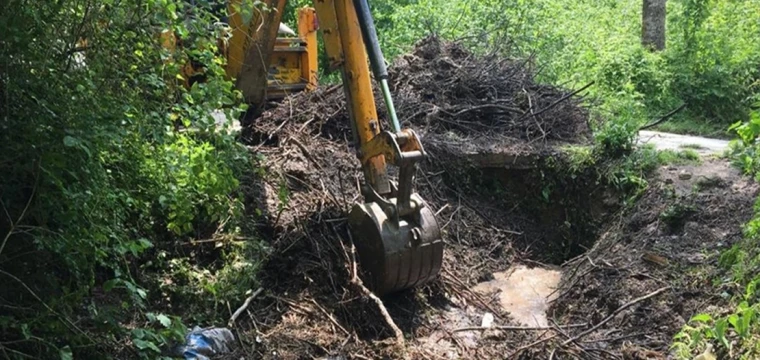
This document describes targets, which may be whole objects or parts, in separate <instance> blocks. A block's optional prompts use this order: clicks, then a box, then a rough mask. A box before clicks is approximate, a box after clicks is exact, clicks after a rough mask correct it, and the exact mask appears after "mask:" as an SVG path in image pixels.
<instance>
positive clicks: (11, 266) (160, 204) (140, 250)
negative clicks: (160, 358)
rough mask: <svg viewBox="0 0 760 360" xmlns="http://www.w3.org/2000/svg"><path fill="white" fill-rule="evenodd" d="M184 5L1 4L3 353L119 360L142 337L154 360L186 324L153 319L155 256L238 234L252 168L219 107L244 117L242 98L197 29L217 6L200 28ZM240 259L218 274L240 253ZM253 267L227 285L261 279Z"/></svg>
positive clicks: (209, 34)
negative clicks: (245, 180)
mask: <svg viewBox="0 0 760 360" xmlns="http://www.w3.org/2000/svg"><path fill="white" fill-rule="evenodd" d="M182 6H184V2H182V1H174V0H148V1H131V0H126V1H121V2H119V3H118V4H114V2H113V1H110V0H98V1H90V2H86V3H83V2H78V1H65V0H64V1H57V2H44V1H43V2H32V3H29V2H23V3H22V2H19V1H16V0H11V1H10V3H6V4H4V5H3V6H2V7H3V9H4V10H3V11H2V12H0V26H2V28H3V29H4V30H3V31H4V34H3V36H2V39H0V57H2V58H3V59H5V61H4V62H3V65H0V84H1V85H2V86H0V98H2V99H3V101H2V105H1V106H0V119H2V122H0V128H1V129H2V130H0V150H1V151H2V153H3V154H5V157H4V159H2V160H0V167H1V168H2V169H1V170H2V173H3V174H6V175H5V176H2V177H0V189H2V191H0V205H2V212H0V215H1V216H0V241H1V242H0V278H2V280H1V281H2V283H3V287H4V291H3V296H2V298H0V306H2V308H3V311H2V313H0V338H2V339H3V343H0V349H2V350H3V353H5V354H11V355H13V356H24V354H25V355H28V356H31V357H34V358H51V357H56V356H59V355H60V356H62V357H68V356H69V355H76V356H77V357H83V358H90V357H97V358H100V357H102V356H104V355H106V354H112V355H114V356H118V354H114V353H113V351H114V349H115V348H119V346H118V344H123V343H124V342H123V341H122V340H123V339H124V338H131V342H132V344H133V345H134V346H135V347H136V348H137V350H138V351H139V352H141V353H144V354H145V355H146V356H147V357H148V358H153V357H154V356H155V355H157V353H156V352H155V350H156V348H157V347H159V346H161V345H165V344H166V343H168V342H169V341H171V340H172V339H177V338H178V337H180V336H181V333H182V329H184V325H182V322H181V320H182V319H180V318H174V317H171V316H169V315H162V314H160V313H159V312H155V311H154V313H151V312H149V310H151V308H152V307H155V306H156V305H157V304H160V301H155V298H160V297H156V296H154V295H153V290H156V289H155V286H154V285H153V282H152V281H150V280H151V275H150V274H148V273H144V272H142V271H138V270H142V269H146V268H149V267H150V266H151V264H152V266H154V267H153V268H152V270H153V271H170V269H166V268H161V267H155V265H156V264H158V263H159V261H156V258H155V257H154V256H156V255H157V254H162V253H163V254H165V256H167V257H168V258H175V257H183V256H185V255H182V254H181V253H176V252H174V251H173V250H174V249H175V248H176V246H177V245H176V244H177V243H178V242H179V243H182V242H185V241H187V240H188V238H207V237H211V236H213V235H214V234H215V233H216V234H219V233H223V234H226V233H230V234H233V235H234V234H235V233H236V232H239V231H240V230H239V229H238V230H236V229H235V228H236V227H239V226H240V221H241V220H239V218H240V215H241V212H242V205H241V204H240V202H239V201H238V200H237V198H238V196H237V194H236V191H237V188H238V185H239V184H238V180H237V178H239V176H240V175H241V172H242V171H245V169H246V167H249V166H250V163H249V161H248V160H247V153H246V151H245V149H244V148H243V147H242V146H241V145H239V144H237V143H236V142H235V139H234V137H233V136H232V135H229V134H228V133H227V132H226V130H225V129H223V128H218V127H217V125H216V124H215V120H214V117H213V116H212V114H211V112H212V111H214V110H218V109H223V110H222V111H223V112H225V113H226V115H227V117H228V118H234V117H235V116H237V114H239V113H240V112H241V111H242V108H240V107H239V106H238V105H236V104H238V103H239V100H240V95H239V94H237V93H236V92H235V91H234V90H233V89H234V88H233V86H232V84H231V83H230V82H228V81H226V80H224V79H223V78H222V77H221V75H222V74H223V71H222V68H221V65H222V64H223V59H221V58H219V57H218V56H217V55H216V54H215V53H214V48H215V38H214V34H213V31H212V29H210V28H209V27H205V26H189V25H192V24H195V25H197V24H198V23H208V24H210V23H211V21H210V16H211V15H209V14H207V13H204V12H202V11H200V12H198V11H196V13H195V15H196V16H198V17H199V18H198V19H199V20H198V21H199V22H196V23H192V22H186V21H185V18H184V17H183V16H182V14H183V12H184V10H185V9H184V8H183V7H182ZM166 29H169V30H172V31H174V32H176V33H178V34H180V35H181V37H182V40H183V44H182V45H183V47H182V48H181V49H178V50H176V51H173V52H171V51H168V50H165V49H163V48H162V47H161V42H160V38H159V34H161V32H162V31H163V30H166ZM190 58H193V59H194V60H198V61H201V62H202V63H204V64H205V65H206V72H207V74H206V77H207V81H206V82H205V83H197V84H195V85H194V86H193V87H192V88H191V89H189V90H188V89H185V88H184V87H183V86H181V84H182V83H183V81H184V79H182V78H181V76H180V71H179V69H180V66H182V65H184V64H185V63H186V62H188V61H189V59H190ZM177 129H181V130H180V131H178V130H177ZM234 249H235V248H234V247H233V248H230V249H229V252H230V253H232V252H234V251H236V250H234ZM251 249H253V248H251ZM251 251H253V250H251ZM240 254H242V253H240ZM227 258H229V259H233V258H235V256H233V255H229V256H228V257H227ZM227 258H225V260H223V261H222V264H216V265H215V269H216V270H213V271H212V273H215V272H225V271H226V272H230V271H231V270H230V269H231V268H230V267H229V266H232V264H233V263H236V262H239V261H237V260H236V261H232V260H229V261H227V260H226V259H227ZM251 259H256V257H255V256H252V257H251ZM146 264H147V266H148V267H146ZM197 266H199V267H202V266H203V265H202V264H199V265H197ZM254 268H255V267H254ZM252 269H253V268H252ZM254 270H255V269H253V270H251V271H246V272H245V274H246V275H249V276H250V278H248V279H245V281H243V279H238V278H235V277H230V278H231V280H230V281H238V282H239V283H240V284H243V285H245V284H250V282H252V281H255V280H254V279H255V278H254V276H253V275H254V272H255V271H254ZM245 290H246V289H245V288H244V289H240V290H239V291H240V292H241V293H243V292H244V291H245ZM156 310H160V309H156ZM132 313H134V314H135V315H131V314H132ZM126 323H129V324H130V326H129V328H130V329H131V331H127V329H126V328H125V327H124V326H125V324H126ZM151 354H152V355H151Z"/></svg>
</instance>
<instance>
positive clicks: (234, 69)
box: [161, 0, 319, 103]
mask: <svg viewBox="0 0 760 360" xmlns="http://www.w3.org/2000/svg"><path fill="white" fill-rule="evenodd" d="M274 3H275V6H276V7H277V8H278V9H279V10H280V11H282V8H284V4H285V1H283V0H275V1H274ZM227 12H228V23H227V27H226V29H225V31H222V33H223V35H222V37H221V38H220V39H219V40H218V45H219V51H220V52H221V54H222V55H223V56H224V57H225V58H226V60H227V63H226V65H225V73H226V76H227V78H228V79H237V80H238V82H237V85H238V88H239V89H240V90H241V91H243V95H244V96H245V97H246V99H248V100H249V102H252V103H259V102H262V101H263V100H277V99H281V98H283V97H285V96H287V95H289V94H293V93H297V92H301V91H310V90H313V89H315V88H316V87H317V84H318V80H317V72H318V66H319V64H318V60H317V59H318V50H317V30H318V28H319V23H318V21H317V16H316V11H315V9H314V8H311V7H303V8H301V9H299V10H298V27H297V36H296V37H286V36H282V37H281V36H276V35H272V34H273V33H272V32H274V34H276V30H277V28H276V27H274V26H271V24H266V22H267V21H269V22H276V23H278V24H279V19H280V16H271V15H273V14H270V13H262V11H261V10H258V9H255V8H254V5H253V2H251V1H245V0H230V1H229V2H228V4H227ZM272 13H276V11H272ZM272 36H274V46H273V49H272V51H271V52H268V51H266V49H262V50H259V51H257V52H255V53H251V51H250V50H251V47H252V46H255V47H260V46H262V44H263V46H265V47H266V46H268V44H271V43H270V41H271V40H272V39H271V37H272ZM161 38H162V41H163V45H164V47H166V48H169V49H174V48H175V47H176V38H175V36H174V34H172V33H169V32H164V33H162V34H161ZM262 54H263V56H262ZM257 57H258V58H259V59H258V60H259V61H258V62H254V61H253V60H252V58H257ZM264 57H269V59H268V60H266V59H264ZM246 61H247V62H246ZM246 70H249V71H246ZM203 72H204V69H203V67H202V65H201V66H193V64H190V63H188V64H185V65H184V66H183V76H184V77H185V79H186V81H185V85H186V86H190V85H191V81H190V80H191V79H193V78H194V77H197V76H198V75H202V74H203ZM264 76H265V77H266V91H265V92H263V93H264V94H265V95H264V97H263V98H261V99H259V98H257V96H260V95H259V94H254V92H258V91H259V90H260V88H261V85H260V84H258V83H259V82H263V81H264V79H262V78H261V77H264Z"/></svg>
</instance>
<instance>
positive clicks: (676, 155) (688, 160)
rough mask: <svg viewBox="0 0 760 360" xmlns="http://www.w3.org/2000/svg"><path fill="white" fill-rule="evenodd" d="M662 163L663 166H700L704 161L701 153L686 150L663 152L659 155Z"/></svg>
mask: <svg viewBox="0 0 760 360" xmlns="http://www.w3.org/2000/svg"><path fill="white" fill-rule="evenodd" d="M657 156H658V158H659V161H660V163H662V164H674V165H685V164H699V163H700V162H702V159H701V158H700V157H699V153H697V152H696V151H694V150H692V149H684V150H680V151H674V150H661V151H659V152H658V154H657Z"/></svg>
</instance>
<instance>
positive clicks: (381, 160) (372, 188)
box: [228, 0, 443, 295]
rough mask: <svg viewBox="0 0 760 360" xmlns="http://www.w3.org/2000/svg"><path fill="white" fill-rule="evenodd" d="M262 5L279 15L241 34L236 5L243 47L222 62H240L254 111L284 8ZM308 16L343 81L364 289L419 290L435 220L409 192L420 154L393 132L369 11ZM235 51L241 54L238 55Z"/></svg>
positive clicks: (353, 2) (406, 136) (343, 2)
mask: <svg viewBox="0 0 760 360" xmlns="http://www.w3.org/2000/svg"><path fill="white" fill-rule="evenodd" d="M241 1H242V0H231V3H238V4H240V2H241ZM264 3H265V4H266V5H267V7H268V8H269V9H277V10H278V11H276V12H269V13H265V14H260V15H259V19H260V20H257V21H253V22H252V23H251V24H249V25H248V26H247V28H246V27H244V26H241V25H240V24H244V23H245V22H244V19H243V17H242V14H240V13H237V14H236V13H235V12H234V11H235V10H236V9H239V5H238V6H234V5H230V11H231V14H232V15H231V17H230V24H231V26H232V27H233V29H237V30H236V31H244V33H245V35H246V36H245V37H244V38H245V42H246V44H230V45H231V47H235V48H237V49H238V50H237V53H233V52H232V51H231V52H230V53H229V56H228V59H229V61H230V62H233V61H239V60H236V59H240V58H241V57H242V58H244V61H243V62H242V63H241V64H240V69H239V71H240V75H238V78H237V84H238V87H239V88H241V89H242V91H243V94H244V96H245V97H246V99H247V100H249V103H250V102H253V103H254V104H255V103H262V101H263V99H264V95H263V91H264V90H265V88H266V75H267V67H268V64H269V59H271V55H272V51H273V49H274V42H273V41H274V39H275V38H276V36H277V28H278V25H279V22H280V16H279V13H281V11H282V9H284V7H285V0H268V1H264ZM314 8H315V9H316V13H317V14H316V15H317V19H319V27H320V29H321V31H322V34H323V39H324V42H325V48H326V50H327V55H328V57H329V61H330V64H329V66H330V68H331V69H340V71H341V74H342V78H343V88H344V92H345V95H346V101H347V109H348V112H349V118H350V120H351V128H352V132H353V138H354V142H355V144H354V145H355V146H354V147H355V149H357V157H358V159H359V161H360V162H361V166H362V170H363V172H364V178H365V181H364V183H363V185H362V195H363V196H364V200H365V202H364V203H363V204H357V205H355V206H354V207H353V208H352V210H351V212H350V214H349V220H348V221H349V227H350V230H351V233H352V237H353V239H354V241H355V245H356V248H357V251H358V253H359V258H360V261H361V265H362V269H363V278H364V281H365V283H367V285H368V286H369V287H370V289H372V290H373V291H374V292H375V293H377V294H379V295H382V294H387V293H391V292H395V291H399V290H402V289H406V288H411V287H414V286H417V285H421V284H424V283H426V282H428V281H430V280H432V279H434V278H435V277H436V276H437V275H438V273H439V271H440V269H441V264H442V261H443V240H442V239H441V231H440V228H439V226H438V223H437V221H436V219H435V216H434V214H433V212H432V211H431V210H430V208H429V207H428V206H427V205H426V204H425V202H424V201H423V199H422V198H421V197H420V196H419V195H418V194H416V193H414V191H413V185H414V175H415V173H416V166H417V163H419V162H420V161H421V160H422V159H423V158H424V157H425V151H424V149H423V147H422V144H421V142H420V139H419V137H418V136H417V135H416V134H415V133H414V131H412V130H411V129H402V128H401V126H400V124H399V121H398V118H397V116H396V111H395V108H394V106H393V100H392V96H391V93H390V90H389V86H388V73H387V71H386V68H385V61H384V59H383V54H382V52H381V50H380V46H379V43H378V39H377V34H376V31H375V26H374V22H373V20H372V15H371V13H370V9H369V5H368V3H367V0H314ZM236 25H237V26H236ZM233 36H234V35H233ZM238 41H243V38H238ZM241 49H247V50H245V54H244V55H243V54H241V53H242V50H241ZM369 64H372V70H373V72H374V78H375V80H376V81H377V82H378V87H379V88H380V91H382V94H383V99H384V102H385V106H386V108H387V110H388V111H387V113H388V119H387V121H385V122H382V121H381V119H379V117H378V115H377V108H376V105H375V97H374V94H373V88H372V76H371V73H370V66H369ZM232 71H233V72H235V69H232ZM257 101H258V102H257ZM384 128H386V129H387V130H384ZM389 166H396V167H398V178H397V181H393V180H392V179H391V177H390V176H389V173H388V167H389Z"/></svg>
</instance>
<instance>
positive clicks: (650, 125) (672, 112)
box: [639, 103, 686, 131]
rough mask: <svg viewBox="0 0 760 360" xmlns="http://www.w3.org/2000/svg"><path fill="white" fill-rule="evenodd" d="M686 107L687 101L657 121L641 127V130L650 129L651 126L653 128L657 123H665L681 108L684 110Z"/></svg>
mask: <svg viewBox="0 0 760 360" xmlns="http://www.w3.org/2000/svg"><path fill="white" fill-rule="evenodd" d="M685 108H686V104H685V103H684V104H681V106H679V107H677V108H676V109H675V110H673V111H671V112H669V113H667V114H665V115H663V116H662V117H661V118H659V119H658V120H657V121H655V122H653V123H651V124H649V125H644V126H642V127H640V128H639V131H641V130H646V129H650V128H653V127H655V126H657V125H660V124H662V123H664V122H665V121H667V120H668V119H670V118H671V117H673V115H675V114H677V113H678V112H680V111H681V110H683V109H685Z"/></svg>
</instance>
